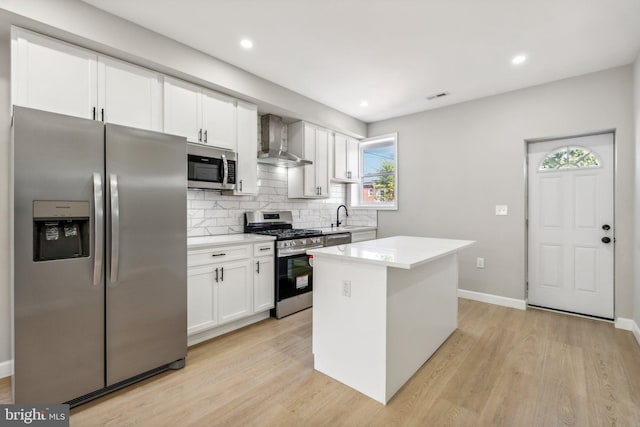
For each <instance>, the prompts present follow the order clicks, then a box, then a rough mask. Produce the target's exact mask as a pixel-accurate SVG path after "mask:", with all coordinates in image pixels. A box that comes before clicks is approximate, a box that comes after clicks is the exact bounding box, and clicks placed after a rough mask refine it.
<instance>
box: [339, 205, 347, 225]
mask: <svg viewBox="0 0 640 427" xmlns="http://www.w3.org/2000/svg"><path fill="white" fill-rule="evenodd" d="M340 208H344V214H345V215H346V216H349V211H348V210H347V207H346V206H345V205H340V206H338V210H337V211H336V227H340V224H342V222H340Z"/></svg>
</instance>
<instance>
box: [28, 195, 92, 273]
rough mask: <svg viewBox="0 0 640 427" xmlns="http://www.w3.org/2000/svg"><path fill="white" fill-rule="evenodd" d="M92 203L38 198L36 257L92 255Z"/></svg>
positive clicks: (34, 209)
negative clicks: (90, 247) (90, 253)
mask: <svg viewBox="0 0 640 427" xmlns="http://www.w3.org/2000/svg"><path fill="white" fill-rule="evenodd" d="M89 209H90V206H89V202H87V201H66V200H35V201H34V202H33V260H34V261H36V262H37V261H51V260H57V259H67V258H80V257H88V256H89V237H90V227H89V223H90V218H89Z"/></svg>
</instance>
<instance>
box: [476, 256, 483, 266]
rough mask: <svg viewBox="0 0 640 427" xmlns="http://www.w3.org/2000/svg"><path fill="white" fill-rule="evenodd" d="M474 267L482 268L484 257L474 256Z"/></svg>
mask: <svg viewBox="0 0 640 427" xmlns="http://www.w3.org/2000/svg"><path fill="white" fill-rule="evenodd" d="M476 267H477V268H484V258H479V257H478V258H476Z"/></svg>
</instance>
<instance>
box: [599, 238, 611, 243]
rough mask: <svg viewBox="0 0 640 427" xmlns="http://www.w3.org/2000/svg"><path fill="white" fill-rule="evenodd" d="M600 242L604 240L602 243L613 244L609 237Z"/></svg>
mask: <svg viewBox="0 0 640 427" xmlns="http://www.w3.org/2000/svg"><path fill="white" fill-rule="evenodd" d="M600 240H602V243H611V239H610V238H609V237H603V238H602V239H600Z"/></svg>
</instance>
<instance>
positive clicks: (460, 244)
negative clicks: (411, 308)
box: [307, 236, 475, 269]
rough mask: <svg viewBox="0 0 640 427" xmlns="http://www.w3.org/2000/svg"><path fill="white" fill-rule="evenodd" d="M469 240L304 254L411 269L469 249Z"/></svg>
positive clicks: (413, 240) (423, 240) (408, 241)
mask: <svg viewBox="0 0 640 427" xmlns="http://www.w3.org/2000/svg"><path fill="white" fill-rule="evenodd" d="M474 243H475V242H474V241H473V240H453V239H435V238H430V237H414V236H394V237H387V238H384V239H377V240H367V241H365V242H358V243H350V244H347V245H338V246H331V247H328V248H319V249H310V250H308V251H307V253H308V254H311V255H313V256H315V257H323V256H326V257H330V258H338V259H343V260H353V261H359V262H364V263H369V264H376V265H383V266H387V267H395V268H404V269H411V268H415V267H417V266H419V265H421V264H424V263H427V262H430V261H433V260H435V259H438V258H441V257H443V256H445V255H449V254H451V253H454V252H456V251H459V250H460V249H463V248H466V247H468V246H471V245H473V244H474Z"/></svg>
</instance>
